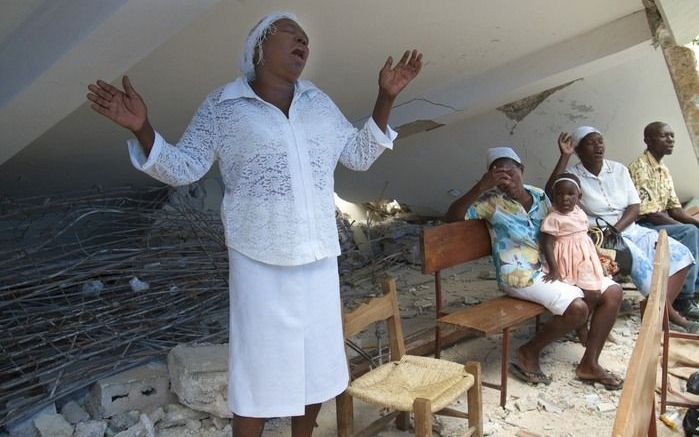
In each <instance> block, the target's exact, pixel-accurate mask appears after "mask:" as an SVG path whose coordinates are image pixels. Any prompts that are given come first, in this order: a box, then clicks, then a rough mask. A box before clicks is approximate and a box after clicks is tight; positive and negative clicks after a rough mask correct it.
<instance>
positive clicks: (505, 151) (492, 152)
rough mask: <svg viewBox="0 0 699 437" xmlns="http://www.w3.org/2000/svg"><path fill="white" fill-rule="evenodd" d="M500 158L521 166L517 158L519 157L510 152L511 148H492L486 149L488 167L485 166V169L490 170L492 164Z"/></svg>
mask: <svg viewBox="0 0 699 437" xmlns="http://www.w3.org/2000/svg"><path fill="white" fill-rule="evenodd" d="M500 158H509V159H511V160H513V161H515V162H516V163H517V164H520V165H521V164H522V160H521V159H520V158H519V155H517V153H515V151H514V150H512V148H511V147H506V146H503V147H493V148H490V149H488V160H487V164H488V165H487V166H486V168H490V166H491V165H492V164H493V162H495V161H496V160H498V159H500Z"/></svg>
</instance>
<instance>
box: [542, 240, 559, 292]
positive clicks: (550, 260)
mask: <svg viewBox="0 0 699 437" xmlns="http://www.w3.org/2000/svg"><path fill="white" fill-rule="evenodd" d="M541 239H542V240H543V245H544V256H545V257H546V263H547V264H548V265H549V272H548V273H547V274H546V275H544V282H553V281H560V280H561V275H560V273H559V272H558V263H557V262H556V257H554V256H553V243H554V242H555V241H556V237H554V236H553V235H551V234H547V233H545V232H542V233H541Z"/></svg>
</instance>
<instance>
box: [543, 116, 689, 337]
mask: <svg viewBox="0 0 699 437" xmlns="http://www.w3.org/2000/svg"><path fill="white" fill-rule="evenodd" d="M558 148H559V151H560V158H559V159H558V163H557V164H556V167H555V168H554V170H553V172H552V173H551V177H550V178H549V181H548V183H547V184H546V192H547V193H549V195H550V193H551V191H552V182H553V180H554V179H555V177H556V176H557V175H558V174H560V173H563V172H566V173H573V174H575V175H576V176H577V177H578V178H579V179H580V186H581V189H582V198H581V199H580V206H581V207H582V209H583V210H584V211H585V213H586V214H587V216H588V219H589V221H590V224H591V225H595V223H596V219H597V217H600V218H602V219H604V220H605V221H607V222H608V223H610V224H612V225H613V227H614V228H615V229H616V230H618V231H619V232H621V233H622V237H623V238H624V241H625V242H626V244H627V245H628V247H629V249H630V251H631V257H632V265H631V279H632V280H633V282H634V284H635V285H636V287H637V288H638V290H639V291H640V292H641V294H643V295H644V296H647V295H648V293H649V292H650V281H651V277H652V274H653V259H654V257H655V243H656V241H657V239H658V233H657V232H656V231H654V230H652V229H648V228H644V227H643V226H639V225H637V224H636V223H635V222H636V220H637V219H638V214H639V210H640V203H641V199H640V198H639V196H638V193H637V192H636V188H635V186H634V184H633V181H632V179H631V175H630V174H629V170H628V169H627V168H626V167H625V166H624V165H623V164H620V163H618V162H615V161H610V160H608V159H604V152H605V144H604V138H603V137H602V133H601V132H600V131H599V130H598V129H596V128H594V127H591V126H581V127H578V128H577V129H575V130H574V131H573V133H572V134H570V135H569V134H567V133H561V134H560V135H559V137H558ZM573 153H575V154H577V156H578V158H579V159H580V162H579V163H577V164H575V165H573V166H568V164H569V161H570V157H571V156H572V155H573ZM668 241H669V249H670V277H669V279H668V289H667V307H668V310H669V312H670V321H671V322H673V323H674V324H675V325H678V326H679V328H677V329H682V330H687V331H690V332H699V322H693V321H689V320H687V319H685V318H684V317H683V316H682V315H680V314H679V313H678V312H677V311H676V310H675V309H674V308H673V307H672V302H673V301H674V300H675V299H676V298H677V296H678V295H679V293H680V291H681V290H682V284H683V283H684V281H685V278H686V276H687V273H688V271H689V268H690V267H691V265H692V264H693V263H694V257H693V256H692V254H691V252H690V251H689V249H687V247H685V246H684V245H682V244H681V243H680V242H678V241H677V240H675V239H673V238H668Z"/></svg>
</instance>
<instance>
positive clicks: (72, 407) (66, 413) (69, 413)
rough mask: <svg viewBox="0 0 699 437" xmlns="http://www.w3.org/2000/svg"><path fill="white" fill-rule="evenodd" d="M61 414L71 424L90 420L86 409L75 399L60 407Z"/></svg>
mask: <svg viewBox="0 0 699 437" xmlns="http://www.w3.org/2000/svg"><path fill="white" fill-rule="evenodd" d="M61 414H62V415H63V417H65V419H66V420H67V421H68V423H70V424H71V425H76V424H77V423H79V422H84V421H86V420H90V415H89V414H87V411H85V409H84V408H83V407H81V406H80V404H78V403H77V402H75V401H70V402H68V403H67V404H65V405H64V406H63V408H61Z"/></svg>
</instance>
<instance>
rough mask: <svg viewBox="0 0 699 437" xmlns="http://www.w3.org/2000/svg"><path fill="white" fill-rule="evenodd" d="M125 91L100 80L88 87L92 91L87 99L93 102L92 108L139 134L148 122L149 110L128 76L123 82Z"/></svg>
mask: <svg viewBox="0 0 699 437" xmlns="http://www.w3.org/2000/svg"><path fill="white" fill-rule="evenodd" d="M121 83H122V85H123V87H124V91H122V90H120V89H119V88H117V87H115V86H113V85H110V84H108V83H107V82H104V81H102V80H98V81H97V82H96V83H95V84H90V85H88V87H87V88H88V89H89V90H90V91H91V92H90V93H89V94H88V95H87V99H88V100H89V101H91V102H92V105H90V107H91V108H92V109H93V110H95V111H96V112H99V113H100V114H102V115H104V116H105V117H107V118H108V119H110V120H112V121H113V122H115V123H116V124H118V125H119V126H121V127H125V128H126V129H129V130H131V131H132V132H138V131H139V130H141V129H142V128H143V126H144V125H145V124H146V121H147V120H148V109H147V108H146V104H145V103H144V102H143V99H142V98H141V96H140V95H139V94H138V93H137V92H136V90H134V88H133V87H132V86H131V82H130V81H129V78H128V76H124V77H123V78H122V81H121Z"/></svg>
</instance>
